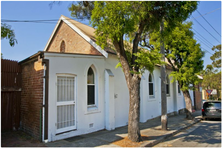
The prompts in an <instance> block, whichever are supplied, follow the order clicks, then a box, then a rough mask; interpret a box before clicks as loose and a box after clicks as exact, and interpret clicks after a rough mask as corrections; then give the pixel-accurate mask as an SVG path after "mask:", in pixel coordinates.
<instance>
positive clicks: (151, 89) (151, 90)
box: [149, 74, 154, 96]
mask: <svg viewBox="0 0 222 148" xmlns="http://www.w3.org/2000/svg"><path fill="white" fill-rule="evenodd" d="M149 95H150V96H153V95H154V83H153V77H152V75H151V74H149Z"/></svg>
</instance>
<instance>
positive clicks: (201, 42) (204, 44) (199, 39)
mask: <svg viewBox="0 0 222 148" xmlns="http://www.w3.org/2000/svg"><path fill="white" fill-rule="evenodd" d="M195 38H197V36H195ZM197 39H198V41H200V42H201V43H203V44H204V45H206V46H207V47H208V48H211V47H209V46H208V45H207V44H206V43H204V42H202V41H201V40H200V38H197Z"/></svg>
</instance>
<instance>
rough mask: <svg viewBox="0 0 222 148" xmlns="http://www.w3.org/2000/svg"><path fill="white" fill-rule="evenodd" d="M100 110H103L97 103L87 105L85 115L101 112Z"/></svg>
mask: <svg viewBox="0 0 222 148" xmlns="http://www.w3.org/2000/svg"><path fill="white" fill-rule="evenodd" d="M99 112H101V111H99V110H98V107H97V106H96V105H88V106H87V113H85V115H87V114H94V113H99Z"/></svg>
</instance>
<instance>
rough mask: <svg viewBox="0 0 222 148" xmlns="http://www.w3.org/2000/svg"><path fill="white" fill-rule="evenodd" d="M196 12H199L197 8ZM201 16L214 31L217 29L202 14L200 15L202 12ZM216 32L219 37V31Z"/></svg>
mask: <svg viewBox="0 0 222 148" xmlns="http://www.w3.org/2000/svg"><path fill="white" fill-rule="evenodd" d="M197 12H198V13H199V14H200V12H199V11H198V10H197ZM200 15H201V16H202V18H203V19H204V20H205V21H206V22H207V23H208V24H209V25H210V27H211V28H213V29H214V31H216V32H217V30H216V29H215V28H214V27H213V26H212V25H211V24H210V23H209V22H208V21H207V20H206V19H205V18H204V16H203V15H202V14H200ZM217 34H218V35H219V36H220V37H221V35H220V33H219V32H217Z"/></svg>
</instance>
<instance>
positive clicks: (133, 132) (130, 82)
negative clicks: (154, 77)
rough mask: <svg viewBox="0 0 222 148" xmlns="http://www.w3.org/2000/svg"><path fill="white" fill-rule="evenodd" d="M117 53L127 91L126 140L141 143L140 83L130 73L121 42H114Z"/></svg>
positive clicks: (135, 75) (135, 76)
mask: <svg viewBox="0 0 222 148" xmlns="http://www.w3.org/2000/svg"><path fill="white" fill-rule="evenodd" d="M114 46H115V48H116V51H117V56H118V58H119V60H120V62H121V65H122V69H123V72H124V75H125V79H126V84H127V87H128V89H129V96H130V100H129V102H130V106H129V119H128V138H129V139H130V140H131V141H133V142H139V141H141V135H140V128H139V118H140V81H141V78H140V76H139V75H138V74H131V73H130V66H129V63H128V61H127V58H126V54H125V51H124V47H123V41H120V42H117V41H116V42H114Z"/></svg>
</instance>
